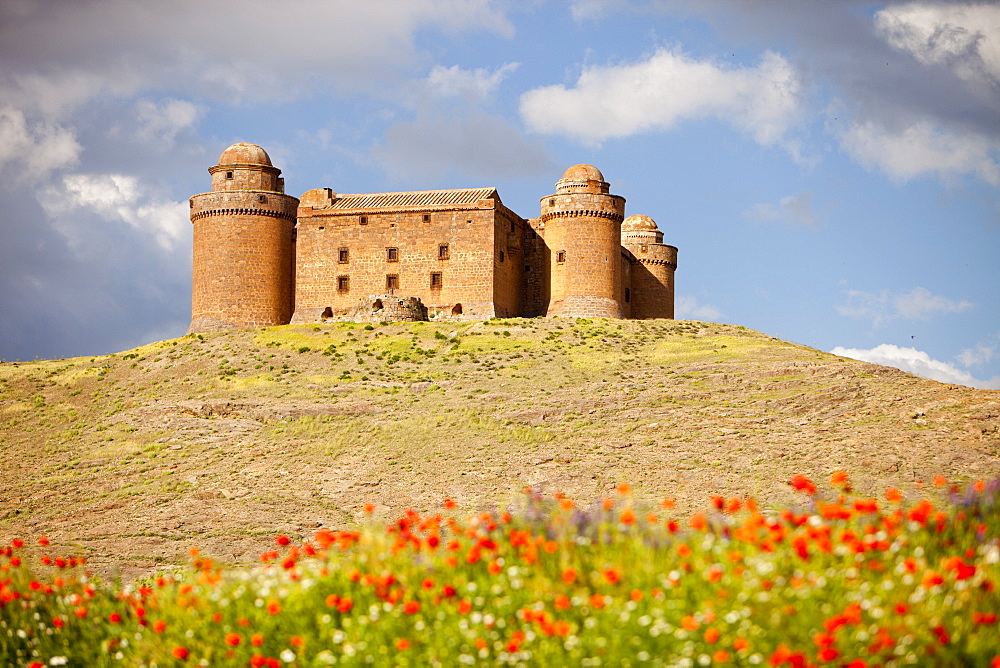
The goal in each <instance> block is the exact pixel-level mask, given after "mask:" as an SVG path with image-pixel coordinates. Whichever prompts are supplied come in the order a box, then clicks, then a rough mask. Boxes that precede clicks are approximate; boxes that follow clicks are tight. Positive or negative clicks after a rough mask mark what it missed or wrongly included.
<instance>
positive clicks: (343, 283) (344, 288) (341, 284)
mask: <svg viewBox="0 0 1000 668" xmlns="http://www.w3.org/2000/svg"><path fill="white" fill-rule="evenodd" d="M350 291H351V277H350V276H338V277H337V292H350Z"/></svg>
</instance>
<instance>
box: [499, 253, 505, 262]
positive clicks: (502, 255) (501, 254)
mask: <svg viewBox="0 0 1000 668" xmlns="http://www.w3.org/2000/svg"><path fill="white" fill-rule="evenodd" d="M500 261H501V262H503V261H504V254H503V251H500Z"/></svg>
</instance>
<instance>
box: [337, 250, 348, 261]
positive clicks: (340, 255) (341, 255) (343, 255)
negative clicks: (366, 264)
mask: <svg viewBox="0 0 1000 668" xmlns="http://www.w3.org/2000/svg"><path fill="white" fill-rule="evenodd" d="M350 261H351V251H350V249H349V248H341V249H340V250H338V251H337V262H339V263H340V264H347V263H348V262H350Z"/></svg>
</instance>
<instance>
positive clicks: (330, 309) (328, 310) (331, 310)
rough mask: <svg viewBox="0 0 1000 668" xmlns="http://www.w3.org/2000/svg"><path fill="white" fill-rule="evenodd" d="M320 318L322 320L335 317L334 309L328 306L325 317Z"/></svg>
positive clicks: (324, 313)
mask: <svg viewBox="0 0 1000 668" xmlns="http://www.w3.org/2000/svg"><path fill="white" fill-rule="evenodd" d="M320 317H321V318H332V317H333V309H332V308H330V307H329V306H327V307H326V308H325V309H323V315H321V316H320Z"/></svg>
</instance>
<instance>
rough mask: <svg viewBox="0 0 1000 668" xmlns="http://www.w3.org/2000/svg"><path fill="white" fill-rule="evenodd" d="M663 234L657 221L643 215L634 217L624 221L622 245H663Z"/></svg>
mask: <svg viewBox="0 0 1000 668" xmlns="http://www.w3.org/2000/svg"><path fill="white" fill-rule="evenodd" d="M662 243H663V232H661V231H660V228H659V227H657V226H656V221H655V220H653V219H652V218H650V217H649V216H643V215H641V214H637V215H632V216H629V217H628V218H626V219H625V220H623V221H622V244H624V245H625V246H628V245H630V244H662Z"/></svg>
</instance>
